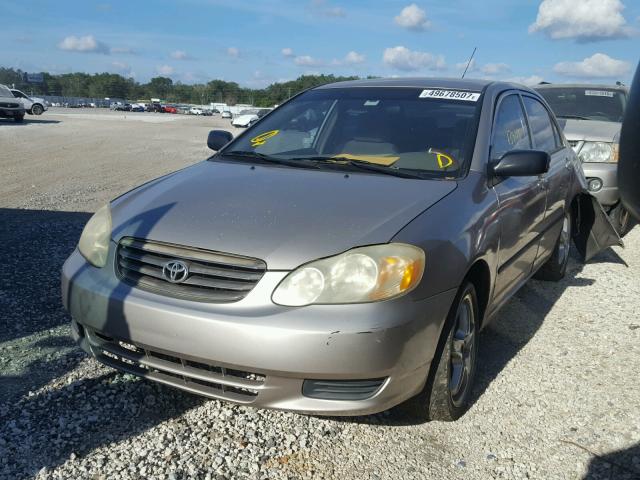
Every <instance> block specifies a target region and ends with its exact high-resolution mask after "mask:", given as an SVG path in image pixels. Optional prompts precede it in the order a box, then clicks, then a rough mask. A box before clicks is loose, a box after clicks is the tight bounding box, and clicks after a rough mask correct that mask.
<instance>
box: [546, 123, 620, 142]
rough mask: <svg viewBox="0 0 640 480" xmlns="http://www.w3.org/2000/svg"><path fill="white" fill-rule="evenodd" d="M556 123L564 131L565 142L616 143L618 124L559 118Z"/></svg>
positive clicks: (618, 131) (618, 134) (618, 133)
mask: <svg viewBox="0 0 640 480" xmlns="http://www.w3.org/2000/svg"><path fill="white" fill-rule="evenodd" d="M558 123H559V124H560V127H562V129H563V130H564V135H565V137H567V140H575V141H580V140H589V141H592V142H614V141H615V142H617V141H618V137H619V136H620V127H621V124H620V123H618V122H600V121H597V120H577V119H573V118H559V119H558Z"/></svg>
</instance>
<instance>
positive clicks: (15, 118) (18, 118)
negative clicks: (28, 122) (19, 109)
mask: <svg viewBox="0 0 640 480" xmlns="http://www.w3.org/2000/svg"><path fill="white" fill-rule="evenodd" d="M13 120H14V122H16V123H22V122H23V121H24V115H20V116H18V117H13Z"/></svg>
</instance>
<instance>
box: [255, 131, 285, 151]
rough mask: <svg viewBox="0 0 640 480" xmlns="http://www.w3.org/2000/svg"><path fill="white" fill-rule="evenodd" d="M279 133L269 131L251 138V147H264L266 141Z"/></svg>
mask: <svg viewBox="0 0 640 480" xmlns="http://www.w3.org/2000/svg"><path fill="white" fill-rule="evenodd" d="M279 133H280V130H270V131H268V132H264V133H261V134H260V135H258V136H257V137H253V138H252V139H251V146H252V147H253V148H255V147H259V146H260V145H264V144H265V143H267V140H269V139H270V138H271V137H275V136H276V135H277V134H279Z"/></svg>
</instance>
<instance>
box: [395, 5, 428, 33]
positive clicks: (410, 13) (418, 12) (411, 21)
mask: <svg viewBox="0 0 640 480" xmlns="http://www.w3.org/2000/svg"><path fill="white" fill-rule="evenodd" d="M395 23H396V25H399V26H401V27H402V28H406V29H407V30H412V31H414V32H422V31H424V30H427V29H429V28H430V27H431V22H430V21H429V20H428V19H427V12H425V11H424V10H423V9H422V8H420V7H419V6H417V5H416V4H415V3H412V4H411V5H408V6H406V7H404V8H403V9H402V10H401V11H400V15H398V16H397V17H395Z"/></svg>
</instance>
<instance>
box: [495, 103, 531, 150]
mask: <svg viewBox="0 0 640 480" xmlns="http://www.w3.org/2000/svg"><path fill="white" fill-rule="evenodd" d="M529 149H531V139H530V138H529V132H528V130H527V123H526V121H525V117H524V112H523V111H522V105H521V104H520V99H519V98H518V96H517V95H515V94H512V95H509V96H508V97H505V98H504V99H503V100H502V102H500V105H499V106H498V112H497V113H496V119H495V123H494V126H493V137H492V140H491V158H493V159H498V158H500V157H502V155H504V154H505V153H507V152H509V151H511V150H529Z"/></svg>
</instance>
